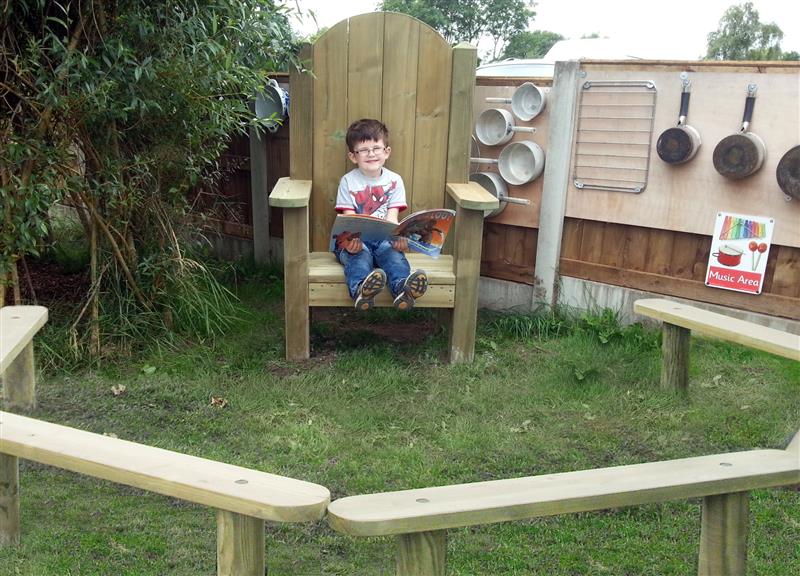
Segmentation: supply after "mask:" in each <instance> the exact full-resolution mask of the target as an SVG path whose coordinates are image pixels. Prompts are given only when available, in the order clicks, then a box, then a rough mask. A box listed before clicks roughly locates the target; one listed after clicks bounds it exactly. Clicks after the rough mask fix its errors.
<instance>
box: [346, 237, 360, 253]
mask: <svg viewBox="0 0 800 576" xmlns="http://www.w3.org/2000/svg"><path fill="white" fill-rule="evenodd" d="M363 247H364V246H363V245H362V244H361V238H350V239H348V240H345V241H344V242H342V248H344V249H345V250H347V252H349V253H350V254H358V253H359V252H361V249H362V248H363Z"/></svg>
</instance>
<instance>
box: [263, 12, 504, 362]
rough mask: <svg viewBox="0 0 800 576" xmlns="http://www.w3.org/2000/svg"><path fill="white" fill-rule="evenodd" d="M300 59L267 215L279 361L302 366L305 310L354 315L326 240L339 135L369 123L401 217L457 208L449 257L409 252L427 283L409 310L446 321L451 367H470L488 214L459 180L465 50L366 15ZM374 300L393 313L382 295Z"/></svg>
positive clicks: (340, 158) (341, 144) (466, 138)
mask: <svg viewBox="0 0 800 576" xmlns="http://www.w3.org/2000/svg"><path fill="white" fill-rule="evenodd" d="M301 57H302V58H303V60H304V61H306V62H308V63H309V68H310V69H311V71H312V73H311V74H309V73H297V72H293V73H292V74H291V78H290V94H291V110H290V176H289V177H288V178H282V179H281V180H279V181H278V183H277V184H276V185H275V188H274V189H273V191H272V193H271V194H270V197H269V202H270V205H271V206H276V207H280V208H282V209H283V218H284V268H285V282H286V303H285V306H286V356H287V358H288V359H290V360H300V359H305V358H308V357H309V353H310V345H309V318H310V309H309V308H310V307H311V306H352V300H351V299H350V297H349V295H348V293H347V289H346V286H345V284H344V273H343V268H342V266H341V265H339V264H338V263H337V262H336V260H335V258H334V256H333V254H331V253H330V252H328V244H329V233H330V230H331V225H332V224H333V220H334V218H335V216H336V213H335V211H334V203H335V200H336V190H337V187H338V184H339V179H340V178H341V176H342V175H343V174H344V173H345V172H346V171H348V170H350V169H351V168H352V164H350V163H349V161H348V160H347V146H346V144H345V141H344V136H345V132H346V130H347V127H348V125H349V124H350V123H351V122H352V121H354V120H357V119H359V118H378V119H380V120H382V121H383V122H384V123H385V124H386V125H387V126H388V127H389V132H390V136H389V140H390V145H391V147H392V156H391V158H390V159H389V162H388V163H387V167H388V168H390V169H392V170H394V171H395V172H398V173H399V174H400V175H401V176H402V177H403V181H404V182H405V185H406V194H407V200H408V205H409V208H408V211H406V212H404V213H402V214H401V215H400V216H401V218H402V217H403V216H404V215H406V214H410V213H411V212H416V211H418V210H423V209H429V208H441V207H445V206H451V207H452V206H455V208H456V213H457V214H456V221H455V228H454V230H451V236H452V237H454V242H453V243H452V250H451V251H452V254H449V255H442V256H441V257H440V258H438V259H432V258H429V257H427V256H422V255H419V254H413V253H412V254H409V261H410V263H411V267H412V269H414V268H423V269H425V270H426V271H427V272H428V276H429V280H430V287H429V289H428V293H427V294H426V295H425V296H424V297H422V298H420V299H419V301H418V302H417V306H419V307H433V308H443V309H446V310H448V311H449V314H445V317H448V316H449V323H450V328H449V331H450V360H451V362H469V361H471V360H472V357H473V352H474V346H475V323H476V315H477V303H478V278H479V272H480V260H481V258H480V255H481V241H482V234H483V211H484V210H491V209H493V208H495V207H496V206H497V199H496V198H494V197H493V196H492V195H491V194H489V193H488V192H486V191H485V190H484V189H483V188H481V187H480V186H478V185H477V184H474V183H470V182H469V180H468V176H469V150H470V135H471V132H472V98H473V90H474V85H475V64H476V50H475V48H474V47H472V46H469V45H466V44H459V45H458V46H456V47H454V48H453V47H450V46H449V45H448V44H447V43H446V42H445V41H444V39H443V38H442V37H441V36H440V35H439V34H438V33H437V32H435V31H434V30H433V29H432V28H430V27H428V26H427V25H426V24H423V23H422V22H420V21H419V20H416V19H414V18H412V17H410V16H406V15H404V14H396V13H386V12H373V13H370V14H363V15H360V16H355V17H352V18H349V19H347V20H343V21H342V22H339V23H338V24H336V25H335V26H334V27H332V28H331V29H329V30H328V31H327V32H325V33H324V34H323V35H322V36H320V37H319V38H318V39H317V40H316V42H315V43H314V44H313V45H307V46H305V47H304V48H303V50H302V52H301ZM446 192H447V194H449V196H450V199H451V200H448V199H447V194H446ZM309 243H310V245H309ZM448 244H450V242H449V240H448ZM309 247H310V249H309ZM375 302H376V305H378V306H391V300H390V299H389V297H388V294H386V293H384V294H381V296H380V297H379V298H377V299H376V301H375Z"/></svg>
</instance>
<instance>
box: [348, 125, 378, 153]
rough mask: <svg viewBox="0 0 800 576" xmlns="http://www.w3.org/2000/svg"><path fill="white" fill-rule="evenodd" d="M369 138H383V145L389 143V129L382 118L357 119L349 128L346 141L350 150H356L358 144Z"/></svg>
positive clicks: (376, 139)
mask: <svg viewBox="0 0 800 576" xmlns="http://www.w3.org/2000/svg"><path fill="white" fill-rule="evenodd" d="M367 140H375V141H376V142H377V141H378V140H383V145H384V146H388V145H389V129H388V128H387V127H386V125H385V124H384V123H383V122H381V121H380V120H375V119H374V118H362V119H361V120H356V121H355V122H353V123H352V124H350V126H349V127H348V128H347V135H346V136H345V142H347V149H348V150H350V152H355V149H356V144H358V143H359V142H365V141H367Z"/></svg>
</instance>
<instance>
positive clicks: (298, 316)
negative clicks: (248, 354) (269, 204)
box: [283, 207, 311, 360]
mask: <svg viewBox="0 0 800 576" xmlns="http://www.w3.org/2000/svg"><path fill="white" fill-rule="evenodd" d="M283 230H284V238H283V257H284V282H285V285H284V292H285V296H284V298H285V301H286V308H285V315H286V359H287V360H305V359H307V358H309V357H310V355H311V344H310V342H309V309H308V208H307V207H302V208H286V209H284V211H283Z"/></svg>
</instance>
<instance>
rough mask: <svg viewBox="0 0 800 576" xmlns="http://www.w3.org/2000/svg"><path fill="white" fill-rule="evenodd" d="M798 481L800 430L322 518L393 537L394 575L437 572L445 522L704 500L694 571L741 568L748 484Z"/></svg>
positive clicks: (353, 508) (332, 509) (388, 498)
mask: <svg viewBox="0 0 800 576" xmlns="http://www.w3.org/2000/svg"><path fill="white" fill-rule="evenodd" d="M797 483H800V432H798V434H797V435H795V437H794V440H793V441H792V443H791V444H790V445H789V447H788V448H787V449H786V450H753V451H748V452H734V453H730V454H717V455H713V456H701V457H696V458H684V459H680V460H669V461H663V462H651V463H645V464H632V465H629V466H618V467H614V468H600V469H596V470H582V471H578V472H566V473H560V474H547V475H543V476H533V477H528V478H515V479H510V480H495V481H491V482H478V483H474V484H461V485H454V486H441V487H435V488H421V489H417V490H405V491H400V492H387V493H382V494H371V495H365V496H352V497H348V498H342V499H339V500H336V501H334V502H333V503H331V505H330V506H329V507H328V522H329V524H330V525H331V527H332V528H333V529H335V530H337V531H339V532H343V533H345V534H350V535H353V536H390V535H394V536H396V541H397V574H398V575H399V576H410V575H427V576H437V575H443V574H444V573H445V567H446V562H445V551H446V540H447V536H446V534H447V530H448V529H450V528H458V527H463V526H473V525H477V524H490V523H496V522H507V521H511V520H523V519H529V518H537V517H541V516H552V515H557V514H569V513H574V512H588V511H592V510H602V509H607V508H618V507H622V506H634V505H638V504H646V503H652V502H664V501H668V500H677V499H687V498H698V497H702V498H703V499H704V500H703V509H702V526H701V541H700V553H699V555H700V564H699V565H700V570H699V574H701V575H707V576H712V575H713V576H719V575H720V574H744V573H745V570H744V567H745V560H746V548H747V547H746V535H747V526H748V491H749V490H754V489H757V488H771V487H776V486H784V485H790V484H797ZM723 566H725V568H723Z"/></svg>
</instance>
